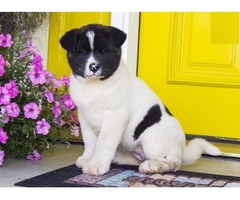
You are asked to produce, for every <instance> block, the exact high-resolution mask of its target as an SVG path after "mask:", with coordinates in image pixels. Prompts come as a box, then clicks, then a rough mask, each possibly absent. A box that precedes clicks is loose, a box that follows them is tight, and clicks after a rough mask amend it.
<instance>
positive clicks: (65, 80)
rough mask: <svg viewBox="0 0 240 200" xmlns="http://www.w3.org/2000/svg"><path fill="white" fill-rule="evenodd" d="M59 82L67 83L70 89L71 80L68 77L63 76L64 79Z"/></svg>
mask: <svg viewBox="0 0 240 200" xmlns="http://www.w3.org/2000/svg"><path fill="white" fill-rule="evenodd" d="M59 81H60V83H65V84H66V86H68V87H69V85H70V80H69V78H68V77H66V76H63V77H62V78H60V79H59Z"/></svg>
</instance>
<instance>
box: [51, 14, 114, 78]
mask: <svg viewBox="0 0 240 200" xmlns="http://www.w3.org/2000/svg"><path fill="white" fill-rule="evenodd" d="M51 15H52V18H51V19H52V20H51V21H50V28H49V45H48V67H47V68H48V70H50V71H51V72H53V73H54V74H56V75H57V77H59V78H60V77H61V76H63V75H66V76H68V75H69V74H70V67H69V66H68V63H67V59H66V51H65V50H64V49H62V48H61V46H60V44H59V39H60V38H61V37H62V36H63V35H64V33H65V32H66V31H69V30H70V29H73V28H80V27H81V26H84V25H86V24H90V23H101V24H105V25H109V24H110V13H107V12H61V13H51Z"/></svg>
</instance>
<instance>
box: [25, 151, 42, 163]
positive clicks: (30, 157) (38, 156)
mask: <svg viewBox="0 0 240 200" xmlns="http://www.w3.org/2000/svg"><path fill="white" fill-rule="evenodd" d="M41 158H42V155H41V154H39V153H38V152H37V151H33V152H32V153H31V154H29V155H28V156H27V159H28V160H33V161H36V160H40V159H41Z"/></svg>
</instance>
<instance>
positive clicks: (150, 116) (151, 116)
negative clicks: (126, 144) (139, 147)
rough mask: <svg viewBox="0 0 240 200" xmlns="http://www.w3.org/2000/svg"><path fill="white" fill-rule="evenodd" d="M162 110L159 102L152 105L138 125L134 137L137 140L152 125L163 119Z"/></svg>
mask: <svg viewBox="0 0 240 200" xmlns="http://www.w3.org/2000/svg"><path fill="white" fill-rule="evenodd" d="M161 117H162V112H161V109H160V106H159V105H158V104H156V105H154V106H152V107H151V108H150V109H149V110H148V112H147V114H146V115H145V116H144V118H143V120H142V121H141V122H140V123H139V124H138V125H137V127H136V129H135V131H134V135H133V137H134V139H135V140H137V139H138V138H139V137H140V135H141V134H142V133H143V132H144V131H145V130H146V129H147V128H149V127H150V126H152V125H153V124H155V123H158V122H159V121H160V120H161Z"/></svg>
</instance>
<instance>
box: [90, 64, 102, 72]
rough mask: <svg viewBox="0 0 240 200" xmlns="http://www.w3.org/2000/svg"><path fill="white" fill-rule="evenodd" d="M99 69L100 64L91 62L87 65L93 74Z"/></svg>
mask: <svg viewBox="0 0 240 200" xmlns="http://www.w3.org/2000/svg"><path fill="white" fill-rule="evenodd" d="M99 69H100V65H99V64H97V63H91V64H90V65H89V70H90V71H91V72H93V73H94V74H95V73H96V72H97V71H98V70H99Z"/></svg>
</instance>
